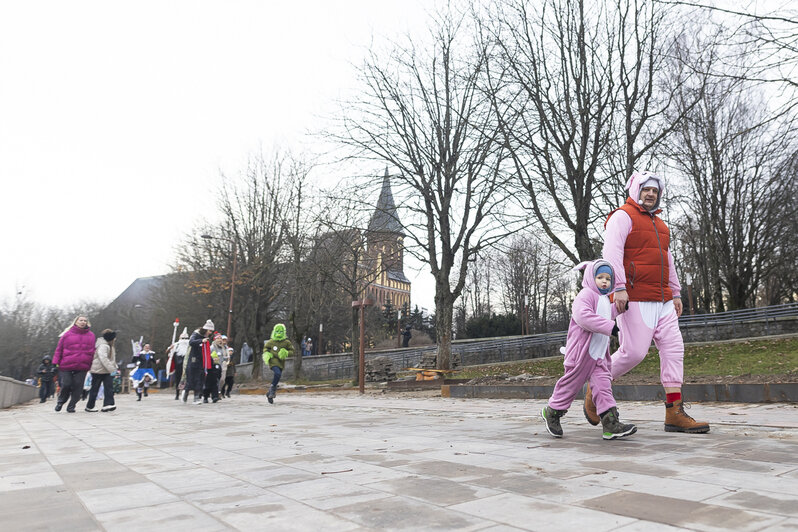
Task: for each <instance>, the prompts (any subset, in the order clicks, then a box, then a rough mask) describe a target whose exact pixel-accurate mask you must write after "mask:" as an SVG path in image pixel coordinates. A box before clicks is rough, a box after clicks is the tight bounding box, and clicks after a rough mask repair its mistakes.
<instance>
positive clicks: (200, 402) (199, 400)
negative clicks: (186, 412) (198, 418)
mask: <svg viewBox="0 0 798 532" xmlns="http://www.w3.org/2000/svg"><path fill="white" fill-rule="evenodd" d="M191 404H193V405H201V404H202V399H197V400H196V401H194V402H193V403H191Z"/></svg>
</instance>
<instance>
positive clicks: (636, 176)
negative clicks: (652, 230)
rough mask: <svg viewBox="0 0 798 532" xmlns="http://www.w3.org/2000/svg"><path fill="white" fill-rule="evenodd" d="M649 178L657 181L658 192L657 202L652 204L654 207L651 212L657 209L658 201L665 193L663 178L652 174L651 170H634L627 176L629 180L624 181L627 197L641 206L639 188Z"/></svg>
mask: <svg viewBox="0 0 798 532" xmlns="http://www.w3.org/2000/svg"><path fill="white" fill-rule="evenodd" d="M649 179H653V180H654V181H656V182H657V183H658V188H659V194H657V203H656V204H654V208H653V209H651V212H654V211H656V210H657V209H659V204H660V201H661V200H662V195H663V194H664V193H665V180H664V179H662V178H661V177H660V176H658V175H654V174H653V173H652V172H649V171H645V172H635V173H633V174H632V176H631V177H630V178H629V181H627V182H626V190H628V191H629V197H630V198H632V199H633V200H634V202H635V203H637V204H638V205H641V206H642V202H641V201H640V189H641V188H643V183H645V182H646V181H648V180H649Z"/></svg>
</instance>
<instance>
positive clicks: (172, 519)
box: [97, 501, 234, 532]
mask: <svg viewBox="0 0 798 532" xmlns="http://www.w3.org/2000/svg"><path fill="white" fill-rule="evenodd" d="M97 520H98V521H100V523H102V525H103V527H104V528H105V529H106V530H108V531H109V532H114V531H117V530H118V531H119V532H127V531H130V530H141V531H147V532H149V531H158V530H163V531H165V532H171V531H175V530H201V531H202V532H217V531H222V530H234V529H233V528H232V527H230V526H227V525H225V524H224V523H221V522H220V521H219V520H217V519H216V518H214V517H213V516H211V515H209V514H207V513H205V512H203V511H201V510H199V509H197V508H195V507H194V506H192V505H190V504H188V503H185V502H182V501H178V502H172V503H168V504H159V505H155V506H150V507H148V508H147V509H146V510H142V509H141V508H133V509H128V510H119V511H115V512H105V513H100V514H97Z"/></svg>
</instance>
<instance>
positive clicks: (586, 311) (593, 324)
mask: <svg viewBox="0 0 798 532" xmlns="http://www.w3.org/2000/svg"><path fill="white" fill-rule="evenodd" d="M597 299H598V295H596V294H591V293H590V291H588V290H587V289H582V291H580V292H579V294H578V295H577V296H576V299H574V306H573V309H572V310H573V313H572V317H573V319H574V321H575V322H576V324H577V325H579V326H580V327H582V328H583V329H585V330H586V331H590V332H595V333H600V334H606V335H607V336H609V335H610V333H611V332H612V328H613V326H614V325H615V323H614V322H613V321H612V320H608V319H607V318H602V317H601V316H599V315H598V314H596V303H597Z"/></svg>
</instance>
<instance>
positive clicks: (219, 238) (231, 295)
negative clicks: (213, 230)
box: [200, 235, 238, 338]
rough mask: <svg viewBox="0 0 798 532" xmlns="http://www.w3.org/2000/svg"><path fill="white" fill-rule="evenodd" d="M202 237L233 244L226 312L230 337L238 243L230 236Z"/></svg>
mask: <svg viewBox="0 0 798 532" xmlns="http://www.w3.org/2000/svg"><path fill="white" fill-rule="evenodd" d="M200 236H201V237H202V238H204V239H206V240H224V241H225V242H230V243H231V244H233V277H232V279H231V280H230V308H229V309H228V312H227V337H228V338H231V335H230V329H231V328H232V324H233V293H234V292H235V288H236V264H237V262H238V244H237V243H236V241H235V240H234V239H232V238H224V237H221V236H211V235H200Z"/></svg>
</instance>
